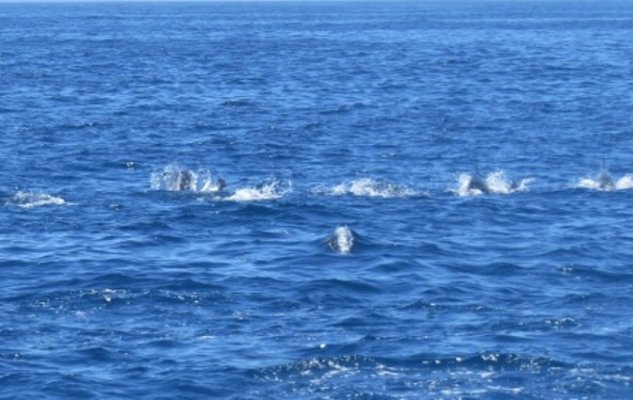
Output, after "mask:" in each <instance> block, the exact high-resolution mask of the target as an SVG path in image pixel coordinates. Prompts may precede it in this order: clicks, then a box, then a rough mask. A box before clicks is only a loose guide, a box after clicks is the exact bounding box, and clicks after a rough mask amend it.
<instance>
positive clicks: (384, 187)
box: [315, 178, 417, 198]
mask: <svg viewBox="0 0 633 400" xmlns="http://www.w3.org/2000/svg"><path fill="white" fill-rule="evenodd" d="M315 192H317V193H325V194H329V195H333V196H343V195H353V196H363V197H382V198H392V197H409V196H415V195H416V194H417V193H416V192H415V191H414V190H412V189H409V188H406V187H400V186H397V185H394V184H392V183H390V182H383V181H377V180H374V179H372V178H360V179H356V180H353V181H351V182H347V183H340V184H338V185H336V186H334V187H332V188H331V189H325V190H324V189H321V188H317V189H315Z"/></svg>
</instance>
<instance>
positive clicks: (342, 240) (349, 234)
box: [327, 225, 356, 254]
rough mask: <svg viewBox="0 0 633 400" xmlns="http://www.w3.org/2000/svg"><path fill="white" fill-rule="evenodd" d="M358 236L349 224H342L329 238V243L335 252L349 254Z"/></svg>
mask: <svg viewBox="0 0 633 400" xmlns="http://www.w3.org/2000/svg"><path fill="white" fill-rule="evenodd" d="M355 241H356V236H355V235H354V232H353V231H352V230H351V229H350V228H349V227H348V226H347V225H340V226H339V227H338V228H336V229H335V230H334V232H333V233H332V235H330V237H329V238H328V239H327V244H328V246H329V247H330V249H332V251H334V252H335V253H339V254H349V253H350V252H351V251H352V250H353V249H354V248H355V243H354V242H355Z"/></svg>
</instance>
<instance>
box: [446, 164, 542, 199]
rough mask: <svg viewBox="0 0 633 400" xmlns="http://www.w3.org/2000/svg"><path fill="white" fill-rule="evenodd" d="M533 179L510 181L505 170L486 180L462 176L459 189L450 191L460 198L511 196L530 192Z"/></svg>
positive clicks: (458, 183) (476, 176) (494, 173)
mask: <svg viewBox="0 0 633 400" xmlns="http://www.w3.org/2000/svg"><path fill="white" fill-rule="evenodd" d="M533 181H534V179H532V178H524V179H521V180H519V181H513V180H510V179H509V178H508V177H507V176H506V174H505V172H504V171H503V170H497V171H494V172H491V173H490V174H488V176H486V178H485V179H483V178H482V177H479V176H478V175H476V174H473V175H471V174H466V173H463V174H460V175H459V177H458V178H457V188H455V189H450V191H451V192H453V193H455V194H457V195H458V196H461V197H465V196H479V195H482V194H486V193H495V194H510V193H515V192H524V191H528V190H529V185H530V184H531V183H532V182H533Z"/></svg>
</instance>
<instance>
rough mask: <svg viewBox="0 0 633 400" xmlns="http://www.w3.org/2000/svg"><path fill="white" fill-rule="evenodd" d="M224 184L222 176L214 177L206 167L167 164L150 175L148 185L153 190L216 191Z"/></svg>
mask: <svg viewBox="0 0 633 400" xmlns="http://www.w3.org/2000/svg"><path fill="white" fill-rule="evenodd" d="M224 185H225V183H224V180H223V179H222V178H217V179H214V177H213V176H212V174H211V172H210V171H209V170H207V169H200V170H197V171H192V170H189V169H186V168H184V167H182V166H180V165H177V164H169V165H167V166H166V167H165V168H163V169H162V170H161V171H155V172H153V173H152V174H151V176H150V186H151V188H152V189H153V190H169V191H184V190H188V191H192V192H201V193H216V192H219V191H220V190H222V188H223V187H224Z"/></svg>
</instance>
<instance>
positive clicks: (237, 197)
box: [225, 180, 292, 202]
mask: <svg viewBox="0 0 633 400" xmlns="http://www.w3.org/2000/svg"><path fill="white" fill-rule="evenodd" d="M291 191H292V189H291V185H290V183H289V184H288V187H287V188H285V189H282V188H281V184H280V183H279V181H277V180H272V181H270V182H268V183H265V184H263V185H259V186H249V187H245V188H240V189H237V190H235V192H234V193H233V194H232V195H230V196H228V197H227V198H226V199H225V200H229V201H238V202H248V201H264V200H277V199H280V198H282V197H284V196H285V195H286V194H287V193H289V192H291Z"/></svg>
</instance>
